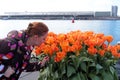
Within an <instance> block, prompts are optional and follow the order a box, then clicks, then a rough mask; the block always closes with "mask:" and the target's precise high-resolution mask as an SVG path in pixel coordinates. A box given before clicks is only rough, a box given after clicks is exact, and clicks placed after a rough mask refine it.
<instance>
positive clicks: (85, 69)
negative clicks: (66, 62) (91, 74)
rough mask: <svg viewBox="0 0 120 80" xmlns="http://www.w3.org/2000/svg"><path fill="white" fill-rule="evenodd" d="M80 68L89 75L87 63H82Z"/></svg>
mask: <svg viewBox="0 0 120 80" xmlns="http://www.w3.org/2000/svg"><path fill="white" fill-rule="evenodd" d="M80 68H81V70H83V71H85V72H86V73H87V66H86V63H85V62H82V63H81V64H80Z"/></svg>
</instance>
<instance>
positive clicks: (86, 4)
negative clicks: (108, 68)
mask: <svg viewBox="0 0 120 80" xmlns="http://www.w3.org/2000/svg"><path fill="white" fill-rule="evenodd" d="M112 5H117V6H118V15H119V16H120V0H1V1H0V14H3V13H4V12H25V11H27V12H56V11H111V6H112Z"/></svg>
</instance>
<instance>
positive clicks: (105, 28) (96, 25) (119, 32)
mask: <svg viewBox="0 0 120 80" xmlns="http://www.w3.org/2000/svg"><path fill="white" fill-rule="evenodd" d="M33 21H42V22H44V23H45V24H47V25H48V26H49V29H50V31H52V32H55V33H67V32H69V31H72V30H81V31H94V32H95V33H104V34H105V35H112V36H113V37H114V40H113V42H112V43H111V44H116V43H117V42H118V41H120V37H119V36H120V20H75V22H74V23H72V21H71V20H0V30H1V35H0V38H3V37H5V36H6V35H7V33H8V32H9V31H10V30H15V29H17V30H21V29H25V28H26V27H27V26H28V24H29V23H30V22H33Z"/></svg>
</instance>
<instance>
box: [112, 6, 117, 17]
mask: <svg viewBox="0 0 120 80" xmlns="http://www.w3.org/2000/svg"><path fill="white" fill-rule="evenodd" d="M117 12H118V7H117V6H112V11H111V15H112V17H117Z"/></svg>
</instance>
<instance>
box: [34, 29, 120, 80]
mask: <svg viewBox="0 0 120 80" xmlns="http://www.w3.org/2000/svg"><path fill="white" fill-rule="evenodd" d="M112 40H113V37H112V36H111V35H110V36H105V35H104V34H102V33H94V32H92V31H86V32H81V31H79V30H78V31H71V32H69V33H66V34H55V33H53V32H50V33H49V34H48V36H47V39H46V41H45V43H43V44H42V45H40V46H38V47H36V48H35V53H36V55H39V57H40V58H41V57H42V56H43V55H44V56H49V57H50V61H49V63H48V65H47V67H45V68H43V69H41V70H40V77H39V80H118V77H117V74H116V70H115V67H114V65H115V64H116V62H117V61H118V59H119V57H120V54H119V53H118V52H119V50H120V46H119V45H110V42H112Z"/></svg>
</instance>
